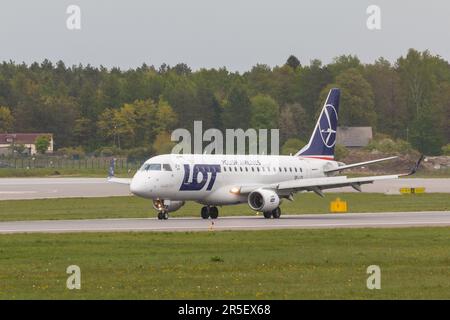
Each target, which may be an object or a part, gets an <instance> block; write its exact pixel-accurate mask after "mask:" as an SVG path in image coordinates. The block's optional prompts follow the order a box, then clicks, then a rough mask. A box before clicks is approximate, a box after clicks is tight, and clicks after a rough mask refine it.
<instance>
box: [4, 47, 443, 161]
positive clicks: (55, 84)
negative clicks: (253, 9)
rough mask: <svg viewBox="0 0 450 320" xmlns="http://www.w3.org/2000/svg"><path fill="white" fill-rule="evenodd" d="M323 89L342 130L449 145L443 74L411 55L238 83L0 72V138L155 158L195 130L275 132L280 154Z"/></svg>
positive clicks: (7, 68)
mask: <svg viewBox="0 0 450 320" xmlns="http://www.w3.org/2000/svg"><path fill="white" fill-rule="evenodd" d="M331 87H339V88H341V93H342V96H341V108H340V115H339V123H340V125H341V126H372V127H373V130H374V132H375V133H380V134H385V135H389V136H391V137H392V138H395V139H402V140H407V141H408V142H410V143H411V144H412V146H413V147H414V148H416V149H418V150H420V151H421V152H424V153H426V154H430V155H431V154H440V153H441V152H442V151H441V148H442V147H443V146H444V145H445V144H448V142H449V140H450V139H449V138H450V123H449V122H450V65H449V63H448V62H447V61H445V60H444V59H443V58H441V57H440V56H437V55H432V54H431V53H430V52H428V51H424V52H419V51H416V50H414V49H410V50H409V51H408V52H407V54H406V55H405V56H402V57H400V58H398V59H397V61H395V63H390V62H389V61H387V60H386V59H384V58H379V59H378V60H376V61H375V62H374V63H372V64H363V63H361V61H360V60H359V59H358V57H357V56H354V55H342V56H339V57H336V58H335V59H334V60H333V62H332V63H329V64H327V65H324V64H322V62H321V61H320V60H312V61H311V62H310V63H309V64H305V65H303V64H302V63H301V62H300V61H299V60H298V59H297V58H296V57H295V56H290V57H289V58H288V59H287V61H286V63H285V64H283V65H280V66H276V67H273V68H271V67H269V66H267V65H264V64H256V65H255V66H254V67H253V68H252V69H251V70H249V71H247V72H243V73H238V72H230V71H228V70H227V69H226V68H219V69H200V70H197V71H192V70H191V69H190V68H189V66H187V65H186V64H183V63H180V64H177V65H175V66H168V65H165V64H163V65H162V66H160V67H159V68H156V67H154V66H149V65H146V64H143V65H142V66H140V67H138V68H136V69H129V70H120V69H118V68H112V69H107V68H105V67H103V66H100V67H98V68H97V67H93V66H91V65H87V66H83V65H78V66H72V67H68V66H66V65H65V64H64V63H63V62H62V61H59V62H57V63H56V64H54V63H52V62H50V61H48V60H45V61H43V62H42V63H37V62H36V63H33V64H31V65H27V64H25V63H22V64H17V63H15V62H12V61H9V62H3V63H2V64H1V65H0V132H51V133H53V134H54V141H55V148H56V149H58V148H64V147H81V148H83V149H84V150H85V151H87V152H92V151H94V150H98V149H101V148H104V147H113V148H116V149H127V150H130V149H139V148H141V149H145V150H151V151H152V152H155V153H157V152H163V151H167V150H165V149H167V147H168V146H169V145H170V132H171V130H173V129H175V128H180V127H182V128H187V129H192V127H193V122H194V120H202V121H203V128H204V129H207V128H218V129H225V128H242V129H247V128H250V127H251V128H256V129H258V128H268V129H270V128H279V129H280V138H281V141H280V142H281V144H283V143H284V142H286V141H287V140H288V139H291V138H300V139H302V140H306V139H308V137H309V134H310V132H311V130H312V126H313V125H314V123H315V119H316V117H317V115H318V112H319V111H320V109H321V104H322V103H323V101H324V99H325V97H326V94H327V93H328V90H329V89H330V88H331Z"/></svg>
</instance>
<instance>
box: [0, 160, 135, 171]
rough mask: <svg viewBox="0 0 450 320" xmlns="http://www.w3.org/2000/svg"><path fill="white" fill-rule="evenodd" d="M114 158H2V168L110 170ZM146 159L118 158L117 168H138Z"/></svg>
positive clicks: (0, 166)
mask: <svg viewBox="0 0 450 320" xmlns="http://www.w3.org/2000/svg"><path fill="white" fill-rule="evenodd" d="M111 159H112V158H84V159H67V158H57V157H48V158H15V159H0V169H2V168H10V169H36V168H51V169H80V170H81V169H104V170H105V171H107V170H108V168H109V166H110V163H111ZM143 162H144V161H128V160H127V159H125V158H116V162H115V167H116V169H119V170H120V169H123V170H126V171H128V170H137V169H138V168H139V167H140V166H141V164H142V163H143Z"/></svg>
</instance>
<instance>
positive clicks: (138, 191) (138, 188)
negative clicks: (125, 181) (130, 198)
mask: <svg viewBox="0 0 450 320" xmlns="http://www.w3.org/2000/svg"><path fill="white" fill-rule="evenodd" d="M130 191H131V193H132V194H134V195H137V196H139V197H145V193H146V192H145V191H146V190H145V184H144V182H143V180H142V179H138V178H133V180H131V184H130Z"/></svg>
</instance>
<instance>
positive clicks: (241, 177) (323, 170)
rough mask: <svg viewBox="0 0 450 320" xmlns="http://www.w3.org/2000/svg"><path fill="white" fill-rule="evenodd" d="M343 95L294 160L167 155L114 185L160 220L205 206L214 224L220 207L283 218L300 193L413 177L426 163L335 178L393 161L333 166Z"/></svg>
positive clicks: (333, 98)
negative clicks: (191, 204)
mask: <svg viewBox="0 0 450 320" xmlns="http://www.w3.org/2000/svg"><path fill="white" fill-rule="evenodd" d="M339 98H340V91H339V89H331V90H330V92H329V94H328V97H327V99H326V101H325V104H324V106H323V109H322V111H321V113H320V116H319V119H318V121H317V123H316V126H315V128H314V131H313V133H312V135H311V138H310V140H309V142H308V144H307V145H306V146H305V147H304V148H302V149H301V150H300V151H298V152H297V153H296V154H295V155H293V156H274V155H218V154H212V155H200V154H165V155H160V156H156V157H153V158H150V159H148V160H147V161H145V163H144V164H143V165H142V167H141V168H140V169H139V170H138V171H137V172H136V174H135V175H134V177H133V178H132V179H124V178H116V177H114V167H113V166H112V167H111V168H110V177H109V178H108V179H109V181H110V182H115V183H125V184H129V185H130V191H131V192H132V193H133V194H135V195H137V196H139V197H143V198H147V199H152V200H153V207H154V208H155V209H156V210H157V212H158V218H159V219H164V220H165V219H168V217H169V212H173V211H176V210H178V209H180V208H181V207H182V206H183V205H184V203H185V201H196V202H198V203H200V204H203V205H204V206H203V207H202V209H201V212H200V215H201V217H202V218H203V219H208V218H211V219H216V218H217V217H218V215H219V212H218V209H217V206H224V205H233V204H240V203H248V205H249V206H250V208H251V209H253V210H255V211H257V212H262V213H263V214H264V217H265V218H267V219H269V218H272V217H273V218H279V217H280V215H281V209H280V204H281V202H282V200H283V199H288V200H293V195H294V193H296V192H302V191H313V192H315V193H316V194H318V195H319V196H322V197H323V193H322V190H324V189H331V188H340V187H345V186H351V187H353V188H354V189H356V190H357V191H361V185H363V184H367V183H373V182H374V181H377V180H386V179H397V178H399V177H400V176H404V175H410V174H413V173H414V172H415V171H416V170H417V167H418V166H419V164H420V161H421V160H422V158H423V157H421V159H420V160H419V161H418V162H417V163H416V166H415V167H414V168H413V169H412V170H411V172H409V173H406V174H396V175H382V176H372V177H360V178H348V177H346V176H337V174H338V173H339V172H341V171H342V170H345V169H349V168H354V167H359V166H364V165H369V164H372V163H376V162H380V161H386V160H390V159H394V158H396V157H388V158H383V159H377V160H371V161H365V162H360V163H354V164H349V165H346V164H344V163H342V162H337V161H334V146H335V144H336V130H337V122H338V111H339Z"/></svg>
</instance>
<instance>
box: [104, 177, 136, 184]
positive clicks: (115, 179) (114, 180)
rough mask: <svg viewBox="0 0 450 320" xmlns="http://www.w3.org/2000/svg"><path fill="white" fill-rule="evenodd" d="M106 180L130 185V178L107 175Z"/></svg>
mask: <svg viewBox="0 0 450 320" xmlns="http://www.w3.org/2000/svg"><path fill="white" fill-rule="evenodd" d="M108 182H112V183H119V184H128V185H130V184H131V179H127V178H116V177H108Z"/></svg>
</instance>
